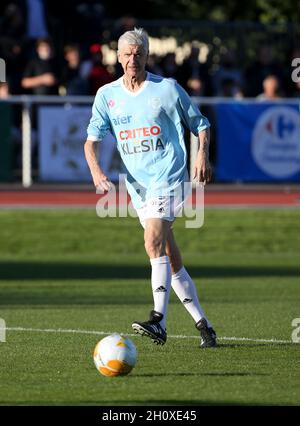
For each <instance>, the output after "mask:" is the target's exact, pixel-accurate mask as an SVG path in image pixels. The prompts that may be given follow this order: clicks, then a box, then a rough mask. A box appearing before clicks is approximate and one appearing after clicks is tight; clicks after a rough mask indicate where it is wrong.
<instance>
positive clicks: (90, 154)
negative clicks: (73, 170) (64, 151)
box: [84, 139, 111, 191]
mask: <svg viewBox="0 0 300 426" xmlns="http://www.w3.org/2000/svg"><path fill="white" fill-rule="evenodd" d="M96 144H97V142H94V141H90V140H88V139H87V141H86V142H85V144H84V154H85V158H86V161H87V163H88V166H89V168H90V172H91V175H92V178H93V181H94V185H95V187H96V188H97V189H98V188H100V189H102V190H103V191H109V190H110V188H111V183H110V181H109V179H108V177H107V176H106V175H105V174H104V173H103V171H102V169H101V168H100V166H99V164H98V160H97V156H96V150H95V148H96Z"/></svg>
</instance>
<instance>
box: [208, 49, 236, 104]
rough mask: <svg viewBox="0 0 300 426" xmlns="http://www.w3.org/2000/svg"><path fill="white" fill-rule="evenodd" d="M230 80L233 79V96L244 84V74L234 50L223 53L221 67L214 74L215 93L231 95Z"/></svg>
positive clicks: (217, 94)
mask: <svg viewBox="0 0 300 426" xmlns="http://www.w3.org/2000/svg"><path fill="white" fill-rule="evenodd" d="M224 81H225V83H224ZM229 81H231V83H230V86H231V87H232V88H231V91H232V95H231V96H233V95H234V94H235V92H236V91H238V88H240V87H242V86H243V76H242V71H241V70H240V69H239V68H238V67H237V64H236V57H235V53H234V52H233V51H232V50H228V51H227V52H226V53H225V54H223V55H222V57H221V64H220V68H219V69H218V71H217V72H216V73H215V74H214V76H213V86H214V94H215V95H216V96H230V95H229V94H230V90H229V87H228V86H229V84H228V83H229Z"/></svg>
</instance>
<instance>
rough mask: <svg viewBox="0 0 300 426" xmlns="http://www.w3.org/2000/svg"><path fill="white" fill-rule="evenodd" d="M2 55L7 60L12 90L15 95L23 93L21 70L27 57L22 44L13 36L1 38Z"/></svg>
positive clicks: (0, 54) (7, 73) (0, 48)
mask: <svg viewBox="0 0 300 426" xmlns="http://www.w3.org/2000/svg"><path fill="white" fill-rule="evenodd" d="M0 57H1V58H4V59H5V62H6V75H7V76H9V86H10V92H11V93H12V94H13V95H16V94H20V93H22V89H21V72H22V70H23V69H24V66H25V63H26V59H25V53H24V51H23V47H22V45H21V44H20V43H19V42H17V41H15V40H14V39H13V38H6V37H3V38H1V39H0Z"/></svg>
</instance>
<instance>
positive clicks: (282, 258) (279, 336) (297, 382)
mask: <svg viewBox="0 0 300 426" xmlns="http://www.w3.org/2000/svg"><path fill="white" fill-rule="evenodd" d="M299 228H300V210H284V209H278V210H210V209H207V210H206V212H205V223H204V226H203V227H202V228H200V229H185V227H184V219H183V218H181V219H178V220H177V221H176V224H175V226H174V229H175V235H176V237H177V241H178V243H179V246H180V247H181V249H182V253H183V258H184V263H185V265H186V268H187V269H188V270H189V272H190V274H191V275H192V277H193V278H194V280H195V282H196V285H197V288H198V292H199V297H200V302H201V304H202V307H203V309H204V311H205V312H206V314H207V316H208V317H209V318H210V320H211V321H212V323H213V325H214V327H215V329H216V331H217V334H218V336H219V338H220V339H219V346H218V347H217V348H215V349H209V350H201V349H200V348H199V339H196V338H195V337H194V336H197V331H196V329H195V327H194V324H193V321H192V319H191V318H190V316H189V315H188V313H187V312H186V311H185V309H184V307H183V306H181V304H180V303H179V302H178V300H177V299H176V296H175V295H174V294H172V295H171V300H170V306H169V313H168V335H169V336H170V337H169V338H168V341H167V344H166V345H165V346H163V347H157V346H155V345H154V344H153V343H152V342H151V341H150V340H148V339H147V338H142V337H140V336H134V337H130V338H131V339H132V340H133V342H134V343H135V345H136V346H137V350H138V354H139V355H138V362H137V365H136V367H135V368H134V370H133V371H132V373H131V374H130V375H129V376H127V377H116V378H105V377H102V376H101V375H100V374H99V373H98V372H97V370H96V368H95V367H94V364H93V359H92V353H93V349H94V347H95V345H96V343H97V342H98V341H99V340H100V339H101V338H102V337H103V336H104V334H98V335H97V334H88V333H85V332H86V331H98V332H102V333H110V332H121V333H124V334H125V335H131V334H132V330H131V322H132V321H133V320H144V319H146V318H147V317H148V313H149V310H150V309H151V308H152V294H151V285H150V281H149V276H150V267H149V261H148V259H147V257H146V254H145V252H144V247H143V232H142V228H141V227H140V225H139V223H138V220H137V219H132V218H126V219H120V218H116V219H108V218H107V219H100V218H98V217H97V216H96V214H95V212H94V211H91V210H48V211H47V210H35V211H29V210H19V211H13V210H6V211H1V212H0V318H3V319H4V320H5V321H6V326H7V332H6V342H5V343H4V342H2V343H0V358H1V362H0V404H2V405H15V404H23V405H39V404H43V405H168V404H169V405H177V404H178V405H213V404H218V405H225V404H230V405H233V404H234V405H235V404H237V405H248V404H249V405H258V404H259V405H299V404H300V363H299V359H300V358H299V354H300V344H295V343H292V342H291V335H292V331H293V327H292V320H293V319H294V318H299V317H300V303H299V300H300V263H299V245H300V244H299V243H300V232H299V230H300V229H299ZM17 327H21V328H22V330H16V328H17ZM29 329H39V330H40V331H30V330H29ZM59 329H60V330H61V331H58V330H59ZM43 330H44V331H43ZM45 330H54V331H52V332H51V331H48V332H47V331H45ZM66 330H77V331H78V332H77V333H75V332H73V333H72V332H67V331H66ZM80 330H81V332H80ZM299 334H300V333H299ZM176 336H177V337H176ZM180 336H181V337H180ZM183 336H185V337H183ZM186 336H188V337H186ZM231 338H232V339H231ZM243 338H246V339H244V340H243ZM247 339H248V340H247ZM272 339H273V342H272V341H270V340H272Z"/></svg>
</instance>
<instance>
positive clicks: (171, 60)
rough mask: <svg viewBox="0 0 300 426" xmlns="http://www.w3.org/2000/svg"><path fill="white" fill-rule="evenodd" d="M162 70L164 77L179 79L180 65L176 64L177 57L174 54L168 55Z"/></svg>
mask: <svg viewBox="0 0 300 426" xmlns="http://www.w3.org/2000/svg"><path fill="white" fill-rule="evenodd" d="M161 68H162V72H163V74H162V75H163V76H164V77H167V78H170V77H171V78H175V79H177V78H178V65H177V63H176V56H175V53H174V52H169V53H167V54H166V55H165V56H164V57H163V59H162V61H161Z"/></svg>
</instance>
